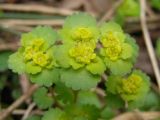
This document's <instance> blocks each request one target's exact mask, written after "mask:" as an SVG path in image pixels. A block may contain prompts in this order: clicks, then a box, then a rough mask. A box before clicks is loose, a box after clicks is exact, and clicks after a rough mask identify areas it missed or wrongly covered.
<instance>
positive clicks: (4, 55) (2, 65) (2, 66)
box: [0, 51, 12, 71]
mask: <svg viewBox="0 0 160 120" xmlns="http://www.w3.org/2000/svg"><path fill="white" fill-rule="evenodd" d="M11 54H12V52H11V51H1V52H0V60H1V62H0V71H4V70H6V69H7V68H8V63H7V61H8V58H9V55H11Z"/></svg>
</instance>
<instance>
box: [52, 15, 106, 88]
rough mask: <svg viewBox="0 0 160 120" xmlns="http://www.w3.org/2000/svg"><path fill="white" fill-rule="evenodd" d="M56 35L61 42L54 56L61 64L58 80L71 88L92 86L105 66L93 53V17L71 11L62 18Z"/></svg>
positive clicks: (95, 33)
mask: <svg viewBox="0 0 160 120" xmlns="http://www.w3.org/2000/svg"><path fill="white" fill-rule="evenodd" d="M60 36H61V38H62V42H63V43H62V45H59V46H57V49H58V50H57V51H55V57H56V59H57V63H58V64H59V65H60V66H61V67H62V68H64V70H62V72H61V81H62V82H64V83H65V84H66V85H67V86H68V87H72V88H73V89H89V88H92V87H95V86H96V85H97V83H98V82H99V80H100V75H102V74H103V72H104V71H105V68H106V67H105V64H104V62H103V60H102V59H101V58H100V57H99V56H98V55H97V54H96V44H97V42H98V37H99V30H98V29H97V26H96V20H95V19H94V18H93V17H92V16H90V15H88V14H85V13H77V14H73V15H71V16H69V17H68V18H67V19H66V21H65V23H64V26H63V28H62V30H61V31H60ZM73 78H74V79H73Z"/></svg>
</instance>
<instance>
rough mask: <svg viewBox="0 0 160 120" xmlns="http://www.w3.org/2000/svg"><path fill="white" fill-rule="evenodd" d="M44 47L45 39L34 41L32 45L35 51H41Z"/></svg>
mask: <svg viewBox="0 0 160 120" xmlns="http://www.w3.org/2000/svg"><path fill="white" fill-rule="evenodd" d="M43 45H44V40H43V39H40V38H39V39H35V40H33V42H32V43H31V46H32V47H33V48H35V49H38V50H39V49H40V48H41V47H42V46H43Z"/></svg>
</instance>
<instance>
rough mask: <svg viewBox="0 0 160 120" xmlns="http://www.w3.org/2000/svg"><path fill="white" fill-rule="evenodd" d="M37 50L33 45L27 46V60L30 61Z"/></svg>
mask: <svg viewBox="0 0 160 120" xmlns="http://www.w3.org/2000/svg"><path fill="white" fill-rule="evenodd" d="M36 52H37V51H36V50H35V49H33V47H32V46H28V47H26V48H25V51H24V54H23V55H24V60H25V61H28V60H32V58H33V56H34V54H35V53H36Z"/></svg>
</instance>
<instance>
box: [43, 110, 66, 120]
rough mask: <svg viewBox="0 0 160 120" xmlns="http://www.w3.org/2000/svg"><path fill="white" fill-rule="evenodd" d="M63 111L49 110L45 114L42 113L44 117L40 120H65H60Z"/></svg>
mask: <svg viewBox="0 0 160 120" xmlns="http://www.w3.org/2000/svg"><path fill="white" fill-rule="evenodd" d="M63 114H64V113H63V111H61V110H60V109H58V108H56V109H49V110H48V111H47V112H45V113H44V116H43V117H42V120H65V119H61V117H62V115H63Z"/></svg>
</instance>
